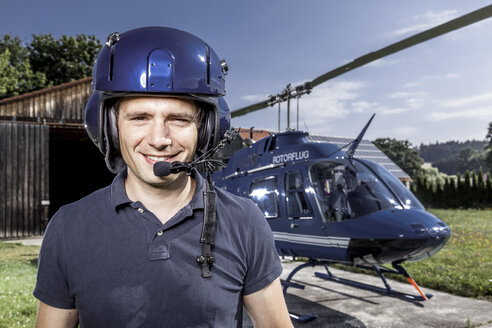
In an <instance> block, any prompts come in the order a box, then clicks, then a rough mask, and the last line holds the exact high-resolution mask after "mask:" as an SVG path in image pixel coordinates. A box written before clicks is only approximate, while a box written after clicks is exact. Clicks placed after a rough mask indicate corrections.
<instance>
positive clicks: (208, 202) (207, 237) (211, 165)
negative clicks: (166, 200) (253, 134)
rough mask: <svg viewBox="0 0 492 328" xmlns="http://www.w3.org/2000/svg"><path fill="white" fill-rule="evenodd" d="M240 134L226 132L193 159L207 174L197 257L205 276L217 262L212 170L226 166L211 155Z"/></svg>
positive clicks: (214, 195)
mask: <svg viewBox="0 0 492 328" xmlns="http://www.w3.org/2000/svg"><path fill="white" fill-rule="evenodd" d="M237 135H238V131H235V130H229V131H227V132H226V134H225V138H224V139H222V140H221V141H220V142H219V144H218V145H217V146H216V147H214V148H212V149H211V150H209V151H208V152H206V153H205V154H203V155H202V156H200V157H199V158H198V159H196V160H195V161H193V164H194V165H200V164H201V165H202V168H203V169H204V171H205V174H206V176H207V177H206V180H207V182H206V183H207V186H206V190H205V191H204V192H203V226H202V234H201V236H200V243H201V244H202V254H201V255H198V256H197V257H196V263H197V264H198V265H199V266H200V268H201V270H202V277H203V278H210V277H211V275H212V274H211V273H210V269H211V267H212V265H213V264H214V263H215V257H214V256H213V255H212V245H213V244H214V237H215V231H216V230H217V201H216V196H217V194H216V193H215V189H214V183H213V181H212V177H211V175H210V172H213V170H214V169H215V167H217V166H225V165H224V164H223V163H222V162H221V161H218V160H213V159H211V157H212V156H213V155H214V154H215V153H217V151H218V150H219V149H220V148H223V147H224V146H225V144H226V143H231V142H232V140H234V138H235V137H236V136H237Z"/></svg>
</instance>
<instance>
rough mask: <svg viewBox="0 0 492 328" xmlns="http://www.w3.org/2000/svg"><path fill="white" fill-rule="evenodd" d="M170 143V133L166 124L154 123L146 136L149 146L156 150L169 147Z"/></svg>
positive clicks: (163, 122)
mask: <svg viewBox="0 0 492 328" xmlns="http://www.w3.org/2000/svg"><path fill="white" fill-rule="evenodd" d="M171 142H172V139H171V131H170V129H169V128H168V127H167V125H166V122H165V121H164V120H156V121H154V122H153V123H152V126H151V128H150V131H149V135H148V143H149V145H151V146H152V147H154V148H156V149H162V148H165V147H167V146H169V145H171Z"/></svg>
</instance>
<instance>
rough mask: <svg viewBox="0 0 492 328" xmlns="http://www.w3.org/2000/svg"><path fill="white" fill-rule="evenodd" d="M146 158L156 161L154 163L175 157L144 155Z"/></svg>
mask: <svg viewBox="0 0 492 328" xmlns="http://www.w3.org/2000/svg"><path fill="white" fill-rule="evenodd" d="M144 156H145V157H147V158H148V159H150V160H152V161H154V162H163V161H167V160H168V159H170V158H171V157H173V156H151V155H144Z"/></svg>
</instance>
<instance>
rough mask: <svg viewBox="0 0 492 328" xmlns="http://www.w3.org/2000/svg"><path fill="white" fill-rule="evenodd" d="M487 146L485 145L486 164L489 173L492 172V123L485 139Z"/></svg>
mask: <svg viewBox="0 0 492 328" xmlns="http://www.w3.org/2000/svg"><path fill="white" fill-rule="evenodd" d="M485 139H486V140H487V144H486V145H485V147H484V148H485V156H484V162H485V166H486V167H487V169H488V170H489V171H492V122H490V123H489V128H488V130H487V136H486V137H485Z"/></svg>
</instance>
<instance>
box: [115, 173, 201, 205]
mask: <svg viewBox="0 0 492 328" xmlns="http://www.w3.org/2000/svg"><path fill="white" fill-rule="evenodd" d="M127 175H128V173H127V170H126V169H125V170H123V171H122V172H120V173H118V174H117V175H116V177H115V178H114V179H113V182H112V183H111V203H112V206H113V208H114V209H115V210H116V208H117V207H118V206H120V205H123V204H130V203H132V201H131V200H130V199H129V198H128V196H127V194H126V190H125V179H126V177H127ZM191 176H192V177H193V178H195V182H196V187H195V193H194V194H193V197H192V199H191V201H190V205H191V209H192V210H194V209H200V208H203V192H204V191H205V184H206V181H205V179H204V178H203V177H202V176H201V175H200V173H198V171H196V170H195V169H193V171H192V172H191Z"/></svg>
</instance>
